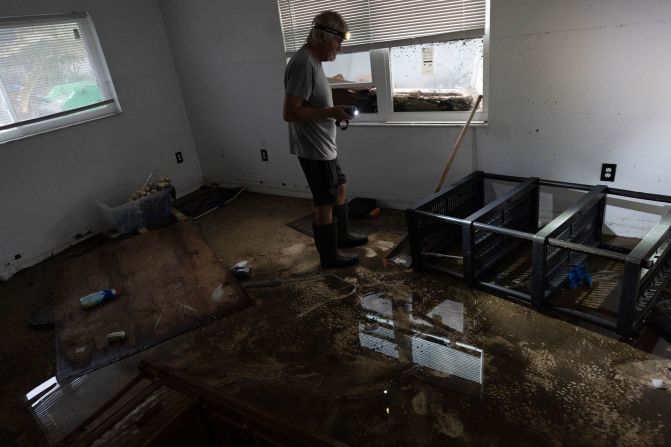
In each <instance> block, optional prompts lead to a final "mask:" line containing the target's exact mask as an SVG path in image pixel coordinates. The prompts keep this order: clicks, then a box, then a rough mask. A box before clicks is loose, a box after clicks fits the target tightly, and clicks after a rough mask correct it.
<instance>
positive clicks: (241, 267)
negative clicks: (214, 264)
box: [231, 260, 252, 278]
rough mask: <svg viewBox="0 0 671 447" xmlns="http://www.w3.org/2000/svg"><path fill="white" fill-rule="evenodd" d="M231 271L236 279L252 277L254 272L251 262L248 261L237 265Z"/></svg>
mask: <svg viewBox="0 0 671 447" xmlns="http://www.w3.org/2000/svg"><path fill="white" fill-rule="evenodd" d="M231 271H232V272H233V276H235V277H236V278H248V277H250V276H251V275H252V270H251V269H250V268H249V261H247V260H244V261H240V262H238V263H236V264H235V265H234V266H233V268H232V269H231Z"/></svg>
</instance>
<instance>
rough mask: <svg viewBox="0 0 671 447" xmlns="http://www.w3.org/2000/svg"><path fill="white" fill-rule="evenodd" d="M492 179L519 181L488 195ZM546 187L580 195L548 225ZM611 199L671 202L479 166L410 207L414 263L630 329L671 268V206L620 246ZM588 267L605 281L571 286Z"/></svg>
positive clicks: (626, 333) (635, 326) (619, 330)
mask: <svg viewBox="0 0 671 447" xmlns="http://www.w3.org/2000/svg"><path fill="white" fill-rule="evenodd" d="M485 181H487V182H490V183H491V182H505V183H508V184H512V185H513V186H512V187H511V188H510V189H509V190H508V191H507V192H505V193H503V194H501V195H500V196H499V197H497V198H495V199H491V200H489V201H487V200H486V199H485V197H486V194H485ZM541 187H543V188H546V189H547V188H550V189H559V190H571V191H572V192H574V193H577V195H579V197H578V198H576V199H575V200H574V201H573V202H571V203H569V204H568V205H567V206H566V207H565V209H564V210H562V212H560V213H559V214H558V215H557V216H556V217H554V218H552V219H551V220H550V221H549V222H547V223H546V224H543V222H542V219H541V216H540V212H539V210H540V207H539V201H540V197H539V194H540V193H541ZM608 196H622V197H626V198H633V199H642V200H649V201H655V202H665V203H669V202H671V197H668V196H662V195H656V194H646V193H640V192H635V191H627V190H620V189H614V188H608V187H606V186H590V185H581V184H574V183H565V182H556V181H549V180H541V179H538V178H522V177H512V176H504V175H497V174H488V173H484V172H481V171H477V172H474V173H472V174H470V175H469V176H467V177H465V178H464V179H462V180H461V181H459V182H457V183H455V184H454V185H452V186H450V187H448V188H446V189H445V190H443V191H441V192H439V193H436V194H434V195H432V196H430V197H429V198H427V199H426V200H424V201H422V202H420V203H419V204H417V206H415V207H414V208H411V209H408V210H407V223H408V235H409V239H410V245H411V255H412V260H413V266H415V267H416V268H421V269H431V270H436V271H439V272H442V273H446V274H449V275H452V276H456V277H459V278H463V280H464V281H465V282H466V283H467V284H468V285H470V286H478V287H480V288H482V289H484V290H487V291H490V292H493V293H497V294H500V295H503V296H506V297H511V298H516V299H519V300H522V301H524V302H527V303H529V304H531V305H532V306H534V307H536V308H538V309H541V308H552V309H554V310H556V311H558V312H562V313H565V314H569V315H571V316H573V317H576V318H579V319H582V320H585V321H589V322H591V323H593V324H597V325H600V326H603V327H606V328H608V329H611V330H614V331H616V332H617V333H618V334H620V335H623V336H629V335H631V334H632V332H634V331H636V330H637V329H638V328H639V327H640V326H641V324H642V323H643V321H644V319H645V317H646V315H647V314H648V312H649V311H650V309H651V308H652V306H653V305H654V303H655V302H656V300H657V299H658V298H659V296H660V294H661V292H662V290H663V289H664V286H665V285H666V283H667V281H668V279H669V276H670V275H671V255H669V251H670V248H671V247H670V243H671V231H670V229H671V212H669V213H667V214H666V215H664V216H663V217H662V218H661V220H660V221H659V222H658V223H657V224H656V225H655V227H654V228H653V229H652V230H651V231H650V232H648V234H647V235H646V236H645V237H644V238H643V239H641V240H640V241H639V242H638V243H637V244H636V245H635V247H633V248H629V247H623V246H619V245H616V244H615V245H613V244H611V242H610V241H609V240H608V238H606V237H605V236H604V234H603V227H604V217H605V212H606V201H607V199H608ZM588 266H589V267H588ZM583 268H585V269H587V268H589V269H590V273H593V274H594V273H596V274H595V275H594V276H595V277H598V279H599V280H598V288H590V289H584V288H583V289H578V290H576V289H567V287H566V286H567V284H568V283H569V277H570V276H571V275H572V274H574V273H575V272H576V271H581V270H578V269H583ZM595 269H596V270H595ZM604 271H605V272H606V273H607V275H605V274H603V273H604Z"/></svg>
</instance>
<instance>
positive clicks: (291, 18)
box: [278, 0, 486, 53]
mask: <svg viewBox="0 0 671 447" xmlns="http://www.w3.org/2000/svg"><path fill="white" fill-rule="evenodd" d="M278 6H279V12H280V19H281V22H282V32H283V35H284V49H285V51H286V52H287V53H293V52H295V51H297V50H298V49H299V48H300V47H301V46H302V45H303V44H304V43H305V39H306V38H307V36H308V33H309V32H310V28H311V24H312V19H313V18H314V16H315V15H317V14H318V13H320V12H321V11H325V10H328V9H330V10H333V11H337V12H338V13H340V15H342V16H343V18H344V19H345V21H346V22H347V24H348V25H349V28H350V32H351V34H352V37H351V39H350V40H349V41H347V42H344V43H343V51H349V52H353V51H361V50H364V49H373V48H382V47H389V46H397V45H405V44H412V43H415V44H416V43H422V42H429V41H437V40H451V39H460V38H469V37H477V36H482V35H483V34H484V28H485V15H486V0H278Z"/></svg>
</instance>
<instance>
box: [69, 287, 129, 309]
mask: <svg viewBox="0 0 671 447" xmlns="http://www.w3.org/2000/svg"><path fill="white" fill-rule="evenodd" d="M118 295H119V292H118V291H117V290H116V289H102V290H98V291H97V292H94V293H91V294H90V295H86V296H84V297H81V298H79V303H80V304H81V305H82V309H88V308H91V307H93V306H96V305H98V304H101V303H104V302H105V301H109V300H111V299H112V298H114V297H116V296H118Z"/></svg>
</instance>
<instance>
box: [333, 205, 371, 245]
mask: <svg viewBox="0 0 671 447" xmlns="http://www.w3.org/2000/svg"><path fill="white" fill-rule="evenodd" d="M333 219H334V220H335V221H336V224H337V226H338V248H340V247H358V246H359V245H364V244H366V243H368V237H367V236H359V235H357V234H351V233H350V232H349V231H348V230H347V226H348V222H349V212H348V211H347V203H345V204H343V205H336V206H334V207H333Z"/></svg>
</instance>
